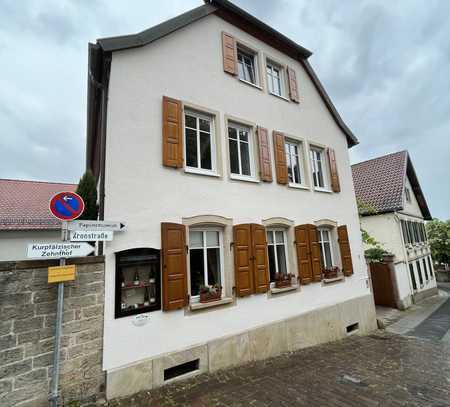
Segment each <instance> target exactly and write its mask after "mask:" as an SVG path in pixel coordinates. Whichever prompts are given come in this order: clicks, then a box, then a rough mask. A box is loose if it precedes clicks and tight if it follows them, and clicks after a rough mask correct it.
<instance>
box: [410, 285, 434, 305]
mask: <svg viewBox="0 0 450 407" xmlns="http://www.w3.org/2000/svg"><path fill="white" fill-rule="evenodd" d="M437 294H439V289H438V288H437V287H433V288H430V289H428V290H424V291H419V292H417V293H415V294H414V295H413V302H414V303H415V304H417V303H418V302H420V301H422V300H424V299H425V298H428V297H431V296H433V295H437Z"/></svg>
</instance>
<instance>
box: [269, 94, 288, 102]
mask: <svg viewBox="0 0 450 407" xmlns="http://www.w3.org/2000/svg"><path fill="white" fill-rule="evenodd" d="M269 95H272V96H275V97H276V98H278V99H282V100H284V101H285V102H290V100H289V99H288V98H287V97H286V96H283V95H277V94H276V93H273V92H270V91H269Z"/></svg>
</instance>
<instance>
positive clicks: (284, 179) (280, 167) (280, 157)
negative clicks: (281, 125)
mask: <svg viewBox="0 0 450 407" xmlns="http://www.w3.org/2000/svg"><path fill="white" fill-rule="evenodd" d="M273 149H274V153H275V168H276V174H277V182H278V183H279V184H283V185H286V184H287V183H288V171H287V164H286V150H285V146H284V134H283V133H280V132H278V131H275V130H274V131H273Z"/></svg>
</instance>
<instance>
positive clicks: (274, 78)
mask: <svg viewBox="0 0 450 407" xmlns="http://www.w3.org/2000/svg"><path fill="white" fill-rule="evenodd" d="M266 73H267V87H268V89H269V92H270V93H272V94H274V95H277V96H284V71H283V68H282V67H281V66H280V65H278V64H275V63H273V62H271V61H267V63H266Z"/></svg>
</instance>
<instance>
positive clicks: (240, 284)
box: [233, 224, 254, 297]
mask: <svg viewBox="0 0 450 407" xmlns="http://www.w3.org/2000/svg"><path fill="white" fill-rule="evenodd" d="M251 233H252V231H251V225H250V224H242V225H235V226H234V227H233V235H234V274H235V275H234V278H235V284H236V295H237V296H238V297H245V296H246V295H250V294H252V293H253V292H254V285H253V262H252V256H253V255H252V251H253V250H252V235H251Z"/></svg>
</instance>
